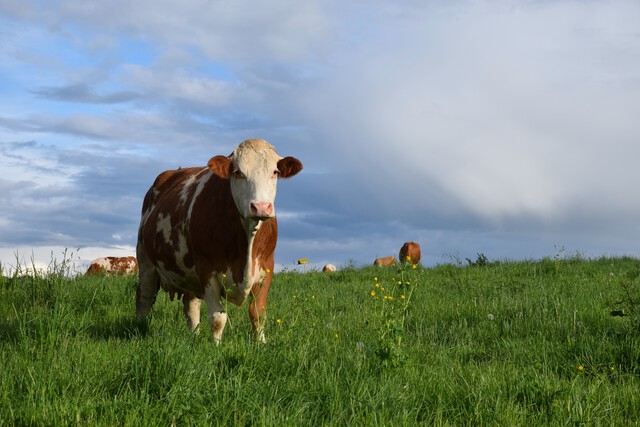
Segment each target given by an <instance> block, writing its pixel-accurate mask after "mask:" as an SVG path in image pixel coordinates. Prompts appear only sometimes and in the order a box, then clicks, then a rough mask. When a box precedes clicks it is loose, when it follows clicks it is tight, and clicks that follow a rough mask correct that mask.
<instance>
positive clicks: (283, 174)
mask: <svg viewBox="0 0 640 427" xmlns="http://www.w3.org/2000/svg"><path fill="white" fill-rule="evenodd" d="M301 170H302V163H300V160H298V159H296V158H295V157H285V158H284V159H280V160H279V161H278V171H280V178H289V177H291V176H294V175H295V174H297V173H298V172H300V171H301Z"/></svg>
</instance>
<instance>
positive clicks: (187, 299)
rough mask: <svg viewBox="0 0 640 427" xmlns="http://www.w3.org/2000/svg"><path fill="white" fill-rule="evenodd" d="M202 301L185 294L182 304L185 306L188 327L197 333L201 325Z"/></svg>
mask: <svg viewBox="0 0 640 427" xmlns="http://www.w3.org/2000/svg"><path fill="white" fill-rule="evenodd" d="M201 303H202V300H201V299H200V298H198V297H196V296H194V295H191V294H190V293H186V294H184V296H183V297H182V304H183V306H184V317H186V318H187V326H188V327H189V328H190V329H191V330H192V331H195V330H196V328H197V327H198V325H199V324H200V304H201Z"/></svg>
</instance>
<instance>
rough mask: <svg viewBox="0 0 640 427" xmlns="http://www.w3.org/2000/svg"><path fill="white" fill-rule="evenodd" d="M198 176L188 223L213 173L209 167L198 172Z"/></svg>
mask: <svg viewBox="0 0 640 427" xmlns="http://www.w3.org/2000/svg"><path fill="white" fill-rule="evenodd" d="M203 174H204V175H203ZM197 176H198V186H197V187H196V191H195V192H194V193H193V197H192V198H191V204H190V205H189V210H188V212H187V221H189V220H190V219H191V214H192V212H193V206H194V205H195V203H196V200H197V199H198V196H200V193H202V190H204V186H205V185H206V184H207V182H209V180H210V179H211V177H212V176H213V172H211V171H210V170H209V168H208V167H207V168H204V169H202V170H201V171H200V172H198V174H197ZM194 182H195V178H194ZM191 185H193V182H192V183H191ZM186 226H188V223H187V224H186Z"/></svg>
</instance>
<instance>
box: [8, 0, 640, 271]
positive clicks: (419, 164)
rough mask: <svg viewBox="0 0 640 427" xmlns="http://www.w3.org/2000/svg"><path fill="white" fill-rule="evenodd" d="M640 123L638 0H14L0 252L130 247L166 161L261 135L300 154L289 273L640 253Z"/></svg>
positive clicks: (290, 183) (284, 220) (47, 255)
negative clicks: (303, 268)
mask: <svg viewBox="0 0 640 427" xmlns="http://www.w3.org/2000/svg"><path fill="white" fill-rule="evenodd" d="M639 114H640V3H639V2H637V1H636V0H611V1H606V0H602V1H595V0H594V1H590V0H554V1H548V0H528V1H525V0H522V1H517V0H512V1H495V0H486V1H483V0H475V1H471V0H469V1H464V0H459V1H444V0H443V1H438V0H432V1H428V0H427V1H424V0H405V1H398V2H385V1H374V0H367V1H365V0H350V1H343V0H340V1H337V0H335V1H334V0H307V1H304V2H300V1H293V0H273V1H269V2H253V1H248V0H238V1H233V2H229V1H223V0H184V1H181V2H176V1H168V0H137V1H135V2H132V1H122V0H112V1H109V2H105V1H103V0H83V1H82V2H78V1H74V0H3V1H2V2H0V171H1V173H0V262H1V263H2V267H3V269H4V270H5V272H7V271H10V270H11V268H15V266H16V264H18V263H21V262H22V263H26V264H29V265H31V264H35V265H37V266H47V265H49V264H50V263H51V262H52V261H56V262H60V260H61V258H62V259H65V258H67V257H68V258H70V259H72V260H73V262H74V264H77V266H78V267H77V268H78V270H80V271H81V270H82V269H83V268H86V266H87V265H88V263H89V262H90V261H91V259H93V258H97V257H101V256H125V255H133V254H135V245H136V234H137V227H138V224H139V221H140V210H141V206H142V199H143V197H144V194H145V192H146V191H147V189H148V188H149V186H150V185H151V183H152V182H153V180H154V179H155V177H156V176H157V175H158V174H159V173H160V172H162V171H164V170H167V169H175V168H177V167H186V166H200V165H206V163H207V161H208V159H209V158H211V157H213V156H215V155H218V154H224V155H228V154H229V153H230V152H231V151H232V150H233V148H234V147H235V146H236V145H237V144H238V143H240V142H241V141H243V140H245V139H248V138H254V137H257V138H263V139H266V140H268V141H269V142H271V143H272V144H273V145H274V146H275V147H276V149H277V151H278V153H279V154H280V155H281V156H294V157H296V158H298V159H300V161H301V162H302V163H303V165H304V169H303V171H302V172H301V173H300V174H299V175H297V176H295V177H293V178H291V179H288V180H282V181H281V182H280V183H279V186H278V197H277V201H276V210H277V212H278V218H279V229H280V234H279V240H278V247H277V249H276V263H277V265H278V268H279V269H294V268H295V267H294V266H295V264H296V261H297V260H298V259H299V258H308V259H309V263H310V266H311V267H310V268H312V267H321V266H322V265H324V264H325V263H333V264H335V265H337V266H339V267H340V266H346V265H353V264H355V265H357V266H363V265H369V264H371V263H372V262H373V260H374V259H375V258H376V257H381V256H387V255H396V256H397V253H398V251H399V249H400V247H401V246H402V244H403V243H404V242H405V241H416V242H418V243H419V244H420V245H421V247H422V253H423V261H422V262H423V264H424V265H427V266H431V265H436V264H440V263H447V262H463V263H465V258H470V259H472V260H474V259H475V258H476V256H477V255H478V254H479V253H481V254H484V255H485V256H487V257H488V258H489V259H492V260H520V259H538V258H542V257H545V256H551V257H553V256H565V255H568V256H570V255H571V254H580V255H582V256H585V257H590V258H595V257H600V256H623V255H629V256H636V257H637V256H640V221H639V219H640V189H639V187H638V186H639V184H640V167H638V161H639V160H640V115H639ZM65 249H67V252H66V253H65V252H64V251H65Z"/></svg>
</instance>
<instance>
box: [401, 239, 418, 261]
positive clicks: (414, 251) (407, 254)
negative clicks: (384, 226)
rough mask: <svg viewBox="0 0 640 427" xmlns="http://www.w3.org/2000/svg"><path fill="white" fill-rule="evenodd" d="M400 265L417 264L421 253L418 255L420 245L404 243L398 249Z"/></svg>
mask: <svg viewBox="0 0 640 427" xmlns="http://www.w3.org/2000/svg"><path fill="white" fill-rule="evenodd" d="M398 258H399V259H400V262H401V263H405V262H406V263H409V262H410V263H411V264H414V265H416V264H418V263H419V262H420V258H421V253H420V245H419V244H417V243H416V242H405V244H404V245H402V248H400V253H399V255H398Z"/></svg>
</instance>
